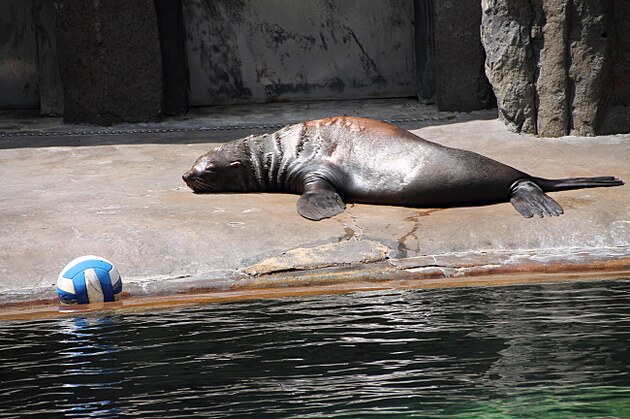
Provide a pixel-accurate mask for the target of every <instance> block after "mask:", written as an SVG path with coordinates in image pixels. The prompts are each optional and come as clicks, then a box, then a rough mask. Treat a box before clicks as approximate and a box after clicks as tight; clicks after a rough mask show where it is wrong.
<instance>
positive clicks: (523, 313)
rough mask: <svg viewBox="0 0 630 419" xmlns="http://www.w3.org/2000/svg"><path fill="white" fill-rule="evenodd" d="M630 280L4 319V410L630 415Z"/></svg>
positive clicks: (14, 413)
mask: <svg viewBox="0 0 630 419" xmlns="http://www.w3.org/2000/svg"><path fill="white" fill-rule="evenodd" d="M629 343H630V283H629V282H626V281H609V282H592V283H573V284H555V285H535V286H518V287H517V286H512V287H501V288H467V289H442V290H417V291H392V292H370V293H355V294H349V295H342V296H321V297H309V298H295V299H283V300H264V301H248V302H238V303H229V304H219V305H210V306H205V307H201V308H189V309H183V310H179V311H172V312H156V313H150V314H125V315H114V316H110V317H103V318H72V319H69V318H67V319H59V320H45V321H30V322H11V323H0V377H1V383H0V416H1V417H24V416H26V415H40V416H41V417H57V416H64V415H65V416H71V417H88V416H94V417H117V416H136V417H148V416H155V417H193V416H200V417H256V418H262V417H300V418H301V417H313V416H319V417H361V418H363V417H371V416H394V417H462V418H469V417H484V418H493V417H495V418H502V417H532V418H540V417H551V418H562V417H619V418H623V417H626V418H627V417H630V376H629V373H630V345H629Z"/></svg>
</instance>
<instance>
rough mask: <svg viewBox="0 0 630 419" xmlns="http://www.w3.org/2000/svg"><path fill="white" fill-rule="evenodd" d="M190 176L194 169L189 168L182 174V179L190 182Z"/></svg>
mask: <svg viewBox="0 0 630 419" xmlns="http://www.w3.org/2000/svg"><path fill="white" fill-rule="evenodd" d="M190 176H192V170H189V171H187V172H186V173H184V174H183V175H182V179H183V180H184V182H186V183H188V179H190Z"/></svg>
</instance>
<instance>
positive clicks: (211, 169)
mask: <svg viewBox="0 0 630 419" xmlns="http://www.w3.org/2000/svg"><path fill="white" fill-rule="evenodd" d="M215 169H216V167H215V166H214V164H208V165H207V166H206V167H205V169H203V171H204V172H206V173H211V172H214V171H215Z"/></svg>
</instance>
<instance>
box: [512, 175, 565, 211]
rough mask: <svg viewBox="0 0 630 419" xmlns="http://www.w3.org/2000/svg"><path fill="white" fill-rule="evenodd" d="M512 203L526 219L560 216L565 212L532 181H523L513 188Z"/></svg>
mask: <svg viewBox="0 0 630 419" xmlns="http://www.w3.org/2000/svg"><path fill="white" fill-rule="evenodd" d="M510 202H511V203H512V205H513V206H514V208H516V210H517V211H518V212H520V213H521V215H522V216H523V217H525V218H531V217H533V216H534V214H536V215H538V216H539V217H541V218H542V217H543V216H544V215H545V214H547V215H550V216H558V215H560V214H562V213H563V212H564V211H563V210H562V207H561V206H560V204H558V203H557V202H556V201H554V200H553V199H551V198H550V197H549V196H547V195H545V193H544V192H543V190H542V189H540V187H539V186H538V185H536V184H535V183H534V182H532V181H530V180H521V181H518V182H517V183H515V184H514V185H513V186H512V190H511V195H510Z"/></svg>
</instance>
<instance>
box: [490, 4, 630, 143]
mask: <svg viewBox="0 0 630 419" xmlns="http://www.w3.org/2000/svg"><path fill="white" fill-rule="evenodd" d="M628 22H630V2H627V1H624V0H482V24H481V37H482V43H483V45H484V48H485V50H486V64H485V68H486V75H487V76H488V79H489V80H490V83H491V84H492V87H493V90H494V93H495V95H496V97H497V102H498V107H499V115H500V117H501V118H502V119H503V120H504V121H505V123H506V124H507V125H508V126H509V127H510V128H511V129H512V130H514V131H516V132H525V133H532V134H538V135H540V136H545V137H558V136H562V135H568V134H575V135H599V134H606V133H619V132H630V119H629V118H628V116H630V48H628V46H629V44H630V40H629V36H630V33H629V32H630V25H629V24H628Z"/></svg>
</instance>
